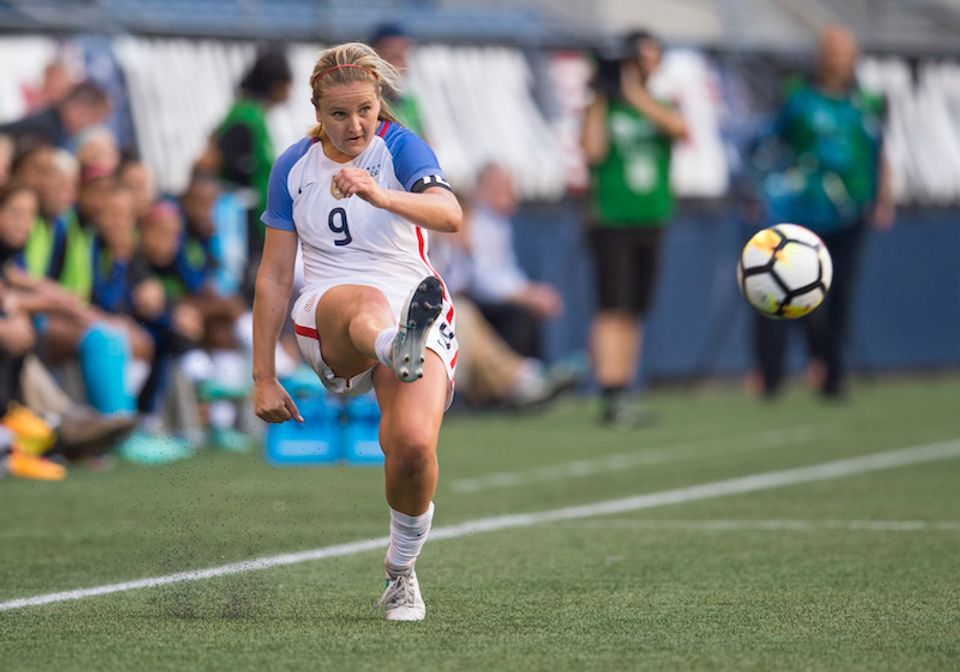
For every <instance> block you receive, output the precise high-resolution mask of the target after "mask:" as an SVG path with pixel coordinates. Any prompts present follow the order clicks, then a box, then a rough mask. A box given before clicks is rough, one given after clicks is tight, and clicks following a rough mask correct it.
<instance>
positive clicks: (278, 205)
mask: <svg viewBox="0 0 960 672" xmlns="http://www.w3.org/2000/svg"><path fill="white" fill-rule="evenodd" d="M312 142H313V141H312V140H311V139H310V138H304V139H303V140H301V141H299V142H297V143H296V144H293V145H290V147H289V148H287V150H286V151H285V152H284V153H283V154H281V155H280V157H279V158H278V159H277V160H276V162H275V163H274V164H273V168H272V169H271V170H270V182H269V183H268V185H267V209H266V210H264V212H263V214H262V215H261V216H260V221H261V222H263V223H264V224H266V225H267V226H269V227H270V228H271V229H280V230H281V231H296V230H297V227H296V226H294V224H293V196H291V195H290V190H289V189H288V188H287V178H288V177H289V175H290V169H291V168H293V166H294V164H295V163H296V162H297V161H299V160H300V157H302V156H303V155H304V154H306V153H307V150H308V149H309V148H310V145H311V144H312Z"/></svg>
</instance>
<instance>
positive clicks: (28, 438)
mask: <svg viewBox="0 0 960 672" xmlns="http://www.w3.org/2000/svg"><path fill="white" fill-rule="evenodd" d="M0 425H3V426H4V427H6V428H7V429H9V430H10V431H11V432H13V435H14V437H15V440H16V443H17V445H19V446H20V448H21V449H23V450H24V451H25V452H27V453H29V454H30V455H43V454H44V453H45V452H47V451H48V450H49V449H50V448H51V446H53V444H54V442H55V441H56V440H57V435H56V432H54V431H53V428H52V427H51V426H50V425H49V424H47V422H46V421H45V420H44V419H43V418H41V417H40V416H38V415H37V414H36V413H34V412H33V411H31V410H30V409H29V408H27V407H26V406H21V405H19V404H10V407H9V408H8V409H7V414H6V415H5V416H3V417H2V418H0Z"/></svg>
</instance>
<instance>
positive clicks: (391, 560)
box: [386, 502, 434, 570]
mask: <svg viewBox="0 0 960 672" xmlns="http://www.w3.org/2000/svg"><path fill="white" fill-rule="evenodd" d="M433 510H434V506H433V502H430V508H429V509H427V511H426V513H423V514H420V515H419V516H408V515H407V514H405V513H400V512H399V511H396V510H394V509H392V508H391V509H390V544H389V546H387V557H386V562H387V564H388V565H389V566H390V567H391V568H394V569H408V568H409V569H411V570H412V569H413V565H414V563H416V561H417V557H419V555H420V550H421V549H422V548H423V544H424V543H426V541H427V534H428V533H429V532H430V524H431V523H432V522H433Z"/></svg>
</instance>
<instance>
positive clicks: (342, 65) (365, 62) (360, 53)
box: [309, 42, 400, 141]
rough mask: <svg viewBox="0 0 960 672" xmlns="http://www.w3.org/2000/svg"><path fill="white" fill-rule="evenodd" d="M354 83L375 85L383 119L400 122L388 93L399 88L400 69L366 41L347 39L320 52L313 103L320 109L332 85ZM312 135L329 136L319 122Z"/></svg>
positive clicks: (312, 76)
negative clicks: (391, 106) (389, 100)
mask: <svg viewBox="0 0 960 672" xmlns="http://www.w3.org/2000/svg"><path fill="white" fill-rule="evenodd" d="M354 82H370V83H371V84H373V85H374V88H375V89H376V92H377V97H378V98H379V99H380V116H379V118H380V119H385V120H387V121H392V122H394V123H396V121H397V118H396V117H395V116H394V115H393V112H392V111H391V110H390V106H389V105H388V104H387V101H386V100H385V99H384V95H390V94H393V93H396V91H398V90H399V85H400V74H399V73H398V72H397V70H396V68H394V67H393V66H392V65H390V64H389V63H387V62H386V61H385V60H383V59H382V58H380V55H379V54H378V53H377V52H376V51H374V50H373V49H372V48H371V47H368V46H367V45H365V44H363V43H362V42H347V43H346V44H340V45H337V46H336V47H330V48H329V49H326V50H324V51H322V52H320V55H319V56H318V57H317V62H316V64H315V65H314V66H313V72H312V73H311V74H310V91H311V95H310V102H312V103H313V107H314V108H315V109H317V110H319V109H320V101H321V100H322V99H323V96H324V94H325V93H326V92H327V90H328V88H329V87H331V86H336V85H340V84H352V83H354ZM309 135H310V137H311V138H317V139H319V140H321V141H322V140H326V139H327V138H326V134H325V133H324V131H323V127H322V125H321V124H319V123H318V124H317V125H316V126H314V127H313V128H312V129H310V133H309Z"/></svg>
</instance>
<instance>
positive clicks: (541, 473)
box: [449, 425, 827, 493]
mask: <svg viewBox="0 0 960 672" xmlns="http://www.w3.org/2000/svg"><path fill="white" fill-rule="evenodd" d="M826 429H827V426H826V425H823V426H818V425H800V426H797V427H789V428H787V429H775V430H768V431H764V432H753V433H750V434H741V435H739V436H725V437H719V438H712V439H704V440H702V441H690V442H684V443H675V444H672V445H668V446H661V447H658V448H645V449H643V450H634V451H631V452H628V453H615V454H612V455H604V456H603V457H597V458H593V459H589V460H574V461H572V462H563V463H561V464H553V465H550V466H546V467H535V468H533V469H524V470H521V471H503V472H499V473H494V474H487V475H486V476H478V477H476V478H460V479H456V480H453V481H450V485H449V488H450V489H451V490H453V491H454V492H459V493H471V492H485V491H487V490H490V489H493V488H515V487H519V486H521V485H526V484H528V483H540V482H543V481H562V480H566V479H568V478H581V477H584V476H593V475H594V474H602V473H609V472H612V471H622V470H624V469H632V468H635V467H641V466H644V465H647V464H661V463H663V462H671V461H674V460H684V459H693V458H696V457H701V456H702V455H703V454H702V453H693V454H691V453H689V452H686V451H689V450H691V449H696V448H703V447H705V446H713V445H716V444H717V443H723V442H730V441H743V442H745V443H751V444H754V443H755V444H756V446H755V447H754V448H753V450H756V449H757V448H775V447H779V446H783V445H789V444H791V443H801V442H804V441H809V440H810V439H812V438H813V437H815V436H817V435H819V434H822V433H823V432H824V431H825V430H826Z"/></svg>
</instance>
